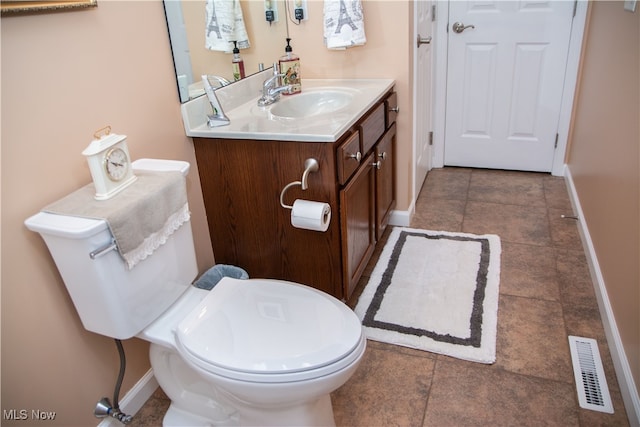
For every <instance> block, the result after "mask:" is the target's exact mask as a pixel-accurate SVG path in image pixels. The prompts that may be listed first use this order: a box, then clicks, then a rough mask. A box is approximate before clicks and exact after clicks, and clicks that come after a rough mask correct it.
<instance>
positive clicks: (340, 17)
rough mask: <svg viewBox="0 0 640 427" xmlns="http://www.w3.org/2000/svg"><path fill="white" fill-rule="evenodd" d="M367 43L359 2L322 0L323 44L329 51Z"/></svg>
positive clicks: (355, 0) (352, 0) (356, 0)
mask: <svg viewBox="0 0 640 427" xmlns="http://www.w3.org/2000/svg"><path fill="white" fill-rule="evenodd" d="M366 42H367V37H366V36H365V33H364V14H363V12H362V3H361V2H360V0H324V43H325V45H326V46H327V48H329V49H346V48H348V47H353V46H362V45H364V44H365V43H366Z"/></svg>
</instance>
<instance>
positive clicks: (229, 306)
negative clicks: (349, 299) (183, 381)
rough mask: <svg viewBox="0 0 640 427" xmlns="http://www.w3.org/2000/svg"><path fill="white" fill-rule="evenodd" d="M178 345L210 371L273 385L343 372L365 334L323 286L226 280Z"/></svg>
mask: <svg viewBox="0 0 640 427" xmlns="http://www.w3.org/2000/svg"><path fill="white" fill-rule="evenodd" d="M176 345H177V349H178V352H179V353H180V354H181V355H182V357H183V358H184V359H185V360H186V361H187V362H188V363H190V364H193V365H195V366H196V367H198V368H200V369H204V370H205V371H207V372H210V373H213V374H217V375H221V376H224V377H227V378H232V379H237V380H242V381H253V382H260V383H272V382H291V381H303V380H308V379H312V378H318V377H321V376H325V375H329V374H331V373H333V372H336V371H339V370H340V369H343V368H345V367H346V366H349V365H350V364H351V363H353V362H354V361H356V360H358V358H359V357H360V355H361V353H362V351H364V346H365V337H364V334H363V332H362V326H361V324H360V321H359V319H358V318H357V317H356V315H355V314H354V313H353V311H352V310H351V309H349V308H348V307H347V306H346V305H345V304H343V303H342V302H340V301H338V300H337V299H336V298H334V297H332V296H330V295H328V294H325V293H323V292H321V291H318V290H317V289H313V288H310V287H308V286H304V285H300V284H297V283H292V282H285V281H280V280H267V279H250V280H237V279H232V278H224V279H222V280H221V281H220V282H219V283H218V284H217V285H216V286H215V287H214V288H213V289H212V290H211V291H210V293H209V295H207V296H206V297H205V298H204V299H203V300H202V301H201V302H200V303H199V304H198V305H197V306H196V307H195V308H194V309H193V310H191V312H190V313H189V314H188V315H187V316H186V317H185V318H184V319H183V320H182V321H181V322H180V324H179V325H178V328H177V330H176Z"/></svg>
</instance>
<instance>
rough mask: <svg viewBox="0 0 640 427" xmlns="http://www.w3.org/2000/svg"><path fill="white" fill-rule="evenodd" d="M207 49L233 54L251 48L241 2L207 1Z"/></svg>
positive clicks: (226, 0)
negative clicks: (236, 45)
mask: <svg viewBox="0 0 640 427" xmlns="http://www.w3.org/2000/svg"><path fill="white" fill-rule="evenodd" d="M205 17H206V27H205V47H206V48H207V49H209V50H218V51H221V52H232V51H233V47H234V45H233V42H234V41H237V42H238V49H246V48H248V47H249V46H250V44H249V36H248V35H247V29H246V27H245V25H244V17H243V15H242V7H241V6H240V1H239V0H207V3H206V5H205Z"/></svg>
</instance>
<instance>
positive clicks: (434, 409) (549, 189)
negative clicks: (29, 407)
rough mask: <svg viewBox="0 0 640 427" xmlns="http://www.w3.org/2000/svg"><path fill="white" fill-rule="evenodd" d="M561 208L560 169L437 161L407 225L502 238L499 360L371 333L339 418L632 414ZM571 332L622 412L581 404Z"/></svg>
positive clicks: (596, 418)
mask: <svg viewBox="0 0 640 427" xmlns="http://www.w3.org/2000/svg"><path fill="white" fill-rule="evenodd" d="M562 214H568V215H570V214H572V210H571V204H570V202H569V198H568V195H567V190H566V187H565V183H564V180H563V179H562V178H559V177H552V176H550V175H548V174H538V173H526V172H505V171H488V170H479V169H463V168H444V169H434V170H432V171H431V172H429V175H428V177H427V181H426V182H425V185H424V187H423V189H422V192H421V193H420V196H419V198H418V201H417V203H416V214H415V216H414V218H413V220H412V223H411V227H414V228H423V229H429V230H439V231H462V232H468V233H475V234H485V233H491V234H497V235H499V236H500V237H501V241H502V268H501V281H500V301H499V311H498V336H497V355H496V359H497V360H496V363H494V364H493V365H483V364H478V363H472V362H466V361H462V360H458V359H454V358H450V357H447V356H441V355H437V354H432V353H427V352H422V351H417V350H412V349H408V348H403V347H397V346H393V345H389V344H383V343H378V342H374V341H369V342H368V347H367V351H366V353H365V356H364V358H363V360H362V363H361V365H360V367H359V368H358V371H357V372H356V373H355V375H354V376H353V377H352V378H351V379H350V380H349V381H348V382H347V383H346V384H345V385H344V386H343V387H341V388H340V389H338V390H336V391H335V392H334V393H333V394H332V400H333V406H334V413H335V420H336V424H337V425H338V426H366V427H376V426H385V427H386V426H425V427H426V426H487V425H491V426H540V425H552V426H553V425H557V426H594V425H610V426H625V425H628V421H627V417H626V414H625V410H624V405H623V403H622V398H621V396H620V391H619V388H618V383H617V381H616V378H615V374H614V371H613V366H612V362H611V356H610V354H609V348H608V346H607V342H606V339H605V335H604V330H603V327H602V322H601V320H600V316H599V312H598V307H597V303H596V299H595V295H594V291H593V286H592V283H591V279H590V276H589V270H588V266H587V262H586V258H585V255H584V252H583V250H582V245H581V243H580V238H579V235H578V229H577V226H576V223H575V221H574V220H571V219H562V218H561V217H560V215H562ZM385 235H388V232H387V233H385ZM378 246H379V249H378V250H377V251H376V254H374V257H373V259H372V260H371V262H370V263H369V266H368V268H367V271H365V273H364V276H363V278H362V280H361V282H360V283H359V285H358V289H357V290H356V292H355V294H354V297H353V298H352V301H349V305H351V306H355V303H356V302H357V297H358V292H359V291H361V290H362V288H363V287H364V285H365V284H366V283H367V279H368V274H370V272H371V270H372V268H373V266H374V265H375V262H376V258H377V256H378V254H379V251H380V249H381V248H382V246H383V245H382V244H381V245H378ZM568 335H577V336H583V337H590V338H594V339H596V340H597V341H598V346H599V349H600V354H601V357H602V359H603V363H604V367H605V372H606V377H607V382H608V384H609V390H610V393H611V396H612V398H613V402H614V409H615V413H614V414H612V415H609V414H603V413H600V412H595V411H589V410H584V409H580V407H579V405H578V401H577V397H576V390H575V385H574V380H573V371H572V365H571V356H570V354H569V345H568V341H567V336H568ZM167 407H168V401H167V398H166V396H164V393H162V391H161V390H158V391H156V393H155V394H154V395H153V396H152V397H151V398H150V399H149V401H148V402H147V404H146V405H145V406H144V407H143V408H142V409H141V410H140V412H138V414H137V415H136V416H135V418H134V421H133V422H132V423H131V424H129V425H130V426H134V427H151V426H160V425H161V424H162V416H163V414H164V411H166V408H167Z"/></svg>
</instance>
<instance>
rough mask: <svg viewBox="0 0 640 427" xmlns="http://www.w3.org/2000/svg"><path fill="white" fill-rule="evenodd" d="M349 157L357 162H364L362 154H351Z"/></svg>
mask: <svg viewBox="0 0 640 427" xmlns="http://www.w3.org/2000/svg"><path fill="white" fill-rule="evenodd" d="M349 157H350V158H352V159H356V162H358V163H360V160H362V153H361V152H359V151H358V152H357V153H356V154H350V155H349Z"/></svg>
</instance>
